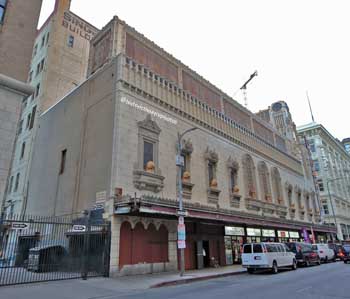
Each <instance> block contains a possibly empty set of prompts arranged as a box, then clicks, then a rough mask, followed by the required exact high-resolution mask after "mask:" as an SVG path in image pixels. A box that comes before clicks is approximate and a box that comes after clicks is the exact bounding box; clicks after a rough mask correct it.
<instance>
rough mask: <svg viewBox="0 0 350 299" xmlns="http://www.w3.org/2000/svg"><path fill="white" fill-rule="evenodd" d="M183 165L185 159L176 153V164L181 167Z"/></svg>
mask: <svg viewBox="0 0 350 299" xmlns="http://www.w3.org/2000/svg"><path fill="white" fill-rule="evenodd" d="M184 165H185V159H184V157H183V156H181V155H176V166H181V167H183V166H184Z"/></svg>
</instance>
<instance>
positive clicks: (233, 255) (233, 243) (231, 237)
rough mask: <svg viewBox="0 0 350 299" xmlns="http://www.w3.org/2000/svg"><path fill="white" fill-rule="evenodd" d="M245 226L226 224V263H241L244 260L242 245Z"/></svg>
mask: <svg viewBox="0 0 350 299" xmlns="http://www.w3.org/2000/svg"><path fill="white" fill-rule="evenodd" d="M244 235H245V233H244V228H243V227H236V226H225V254H226V264H227V265H232V264H240V263H241V262H242V258H241V256H242V246H243V243H244V237H243V236H244Z"/></svg>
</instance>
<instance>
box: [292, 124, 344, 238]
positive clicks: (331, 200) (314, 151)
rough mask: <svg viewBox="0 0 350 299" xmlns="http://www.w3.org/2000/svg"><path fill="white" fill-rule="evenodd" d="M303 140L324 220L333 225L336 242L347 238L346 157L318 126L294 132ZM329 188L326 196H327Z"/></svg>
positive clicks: (301, 128) (338, 143) (342, 149)
mask: <svg viewBox="0 0 350 299" xmlns="http://www.w3.org/2000/svg"><path fill="white" fill-rule="evenodd" d="M297 131H298V135H299V138H300V141H301V142H303V141H304V136H305V137H306V140H307V143H308V145H309V149H310V152H311V158H312V160H313V167H314V171H315V174H316V176H317V182H318V186H319V190H320V196H321V202H322V208H323V212H324V220H325V222H326V223H330V224H332V225H334V224H335V223H336V224H337V231H338V238H339V239H341V240H345V239H349V238H350V156H349V155H348V154H347V152H346V151H345V149H344V147H343V145H342V144H341V143H340V142H339V141H338V140H337V139H336V138H334V137H333V136H332V135H331V134H330V133H329V132H328V131H327V129H326V128H325V127H323V126H322V125H321V124H317V123H310V124H307V125H304V126H300V127H298V128H297ZM328 187H329V194H328Z"/></svg>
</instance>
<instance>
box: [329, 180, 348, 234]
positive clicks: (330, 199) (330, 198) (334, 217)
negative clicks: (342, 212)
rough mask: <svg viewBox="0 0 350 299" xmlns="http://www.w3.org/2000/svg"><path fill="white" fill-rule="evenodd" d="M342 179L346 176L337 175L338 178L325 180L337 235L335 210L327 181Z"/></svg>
mask: <svg viewBox="0 0 350 299" xmlns="http://www.w3.org/2000/svg"><path fill="white" fill-rule="evenodd" d="M343 179H347V178H346V177H339V178H335V179H329V180H327V192H328V197H329V201H330V203H331V208H332V214H333V219H334V225H335V229H336V232H337V235H338V224H337V217H336V216H335V212H334V206H333V200H332V195H331V192H330V190H329V183H330V182H334V181H339V180H343ZM332 236H333V235H332ZM332 238H333V237H332Z"/></svg>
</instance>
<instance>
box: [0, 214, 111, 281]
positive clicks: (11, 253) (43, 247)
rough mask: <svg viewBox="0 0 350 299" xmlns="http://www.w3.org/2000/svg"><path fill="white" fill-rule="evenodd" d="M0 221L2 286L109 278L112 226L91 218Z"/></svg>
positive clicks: (0, 277) (17, 218)
mask: <svg viewBox="0 0 350 299" xmlns="http://www.w3.org/2000/svg"><path fill="white" fill-rule="evenodd" d="M0 221H1V222H0V286H3V285H12V284H21V283H31V282H41V281H49V280H61V279H72V278H83V279H86V278H87V277H95V276H108V273H109V249H110V225H109V223H105V222H102V221H99V222H96V221H93V220H92V219H91V218H89V217H87V216H86V217H82V218H76V219H72V217H40V216H33V217H31V216H25V217H23V216H11V217H5V218H3V219H2V220H0Z"/></svg>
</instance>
